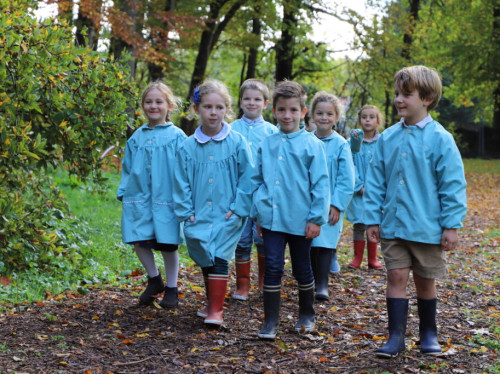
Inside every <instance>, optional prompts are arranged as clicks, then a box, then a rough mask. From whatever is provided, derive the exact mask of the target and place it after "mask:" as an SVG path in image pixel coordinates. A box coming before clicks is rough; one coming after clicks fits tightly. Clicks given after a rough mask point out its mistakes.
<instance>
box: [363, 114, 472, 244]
mask: <svg viewBox="0 0 500 374" xmlns="http://www.w3.org/2000/svg"><path fill="white" fill-rule="evenodd" d="M365 183H366V184H365V193H364V195H363V203H364V206H365V218H364V220H363V221H364V223H365V224H367V225H380V237H381V238H384V239H394V238H401V239H405V240H411V241H416V242H421V243H428V244H439V243H441V236H442V232H443V230H444V229H458V228H461V227H462V221H463V220H464V218H465V214H466V211H467V201H466V192H465V188H466V182H465V176H464V167H463V163H462V158H461V157H460V153H459V151H458V148H457V146H456V145H455V141H454V140H453V137H452V135H451V134H450V133H449V132H447V131H446V130H445V129H444V128H443V126H441V125H440V124H439V123H438V122H436V121H434V120H432V118H431V117H430V116H428V117H427V118H426V119H425V120H423V121H421V122H420V123H418V124H417V126H406V125H404V123H403V122H402V121H401V122H398V123H397V124H395V125H393V126H391V127H390V128H388V129H387V130H385V131H384V132H383V133H382V135H380V139H379V140H378V142H377V146H376V151H375V156H374V157H373V160H372V162H371V163H370V166H369V167H368V171H367V175H366V181H365Z"/></svg>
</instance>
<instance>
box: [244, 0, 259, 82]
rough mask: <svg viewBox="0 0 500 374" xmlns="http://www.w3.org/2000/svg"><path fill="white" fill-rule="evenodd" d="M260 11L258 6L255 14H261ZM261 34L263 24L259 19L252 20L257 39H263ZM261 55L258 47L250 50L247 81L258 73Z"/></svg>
mask: <svg viewBox="0 0 500 374" xmlns="http://www.w3.org/2000/svg"><path fill="white" fill-rule="evenodd" d="M259 12H260V9H259V7H258V6H257V7H256V8H255V13H257V14H258V13H259ZM261 33H262V24H261V21H260V18H259V17H257V16H256V17H254V18H253V20H252V34H254V35H255V39H257V38H258V39H259V40H260V38H261ZM258 55H259V50H258V48H257V47H255V46H252V47H251V48H250V51H249V54H248V61H247V75H246V77H245V79H250V78H255V73H256V71H257V57H258Z"/></svg>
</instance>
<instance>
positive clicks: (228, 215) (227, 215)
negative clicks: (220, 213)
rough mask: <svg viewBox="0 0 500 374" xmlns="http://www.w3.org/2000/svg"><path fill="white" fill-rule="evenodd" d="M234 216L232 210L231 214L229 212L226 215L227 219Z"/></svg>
mask: <svg viewBox="0 0 500 374" xmlns="http://www.w3.org/2000/svg"><path fill="white" fill-rule="evenodd" d="M232 215H233V211H232V210H230V211H229V212H227V214H226V219H229V217H231V216H232Z"/></svg>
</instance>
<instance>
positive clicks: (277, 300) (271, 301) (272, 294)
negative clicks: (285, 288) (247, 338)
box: [258, 285, 281, 339]
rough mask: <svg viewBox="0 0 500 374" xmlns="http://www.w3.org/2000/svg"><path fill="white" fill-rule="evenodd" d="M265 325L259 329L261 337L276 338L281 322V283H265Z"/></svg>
mask: <svg viewBox="0 0 500 374" xmlns="http://www.w3.org/2000/svg"><path fill="white" fill-rule="evenodd" d="M263 298H264V326H263V327H262V329H261V330H260V331H259V334H258V336H259V338H261V339H275V338H276V333H277V332H278V326H279V323H280V306H281V285H276V286H266V285H264V294H263Z"/></svg>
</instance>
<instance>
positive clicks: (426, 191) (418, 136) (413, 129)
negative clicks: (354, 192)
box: [363, 66, 467, 357]
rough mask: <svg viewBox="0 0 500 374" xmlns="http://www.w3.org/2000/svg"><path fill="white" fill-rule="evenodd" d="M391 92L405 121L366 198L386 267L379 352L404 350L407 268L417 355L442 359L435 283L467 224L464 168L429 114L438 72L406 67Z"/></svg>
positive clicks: (390, 140) (391, 133) (371, 174)
mask: <svg viewBox="0 0 500 374" xmlns="http://www.w3.org/2000/svg"><path fill="white" fill-rule="evenodd" d="M394 88H395V93H396V98H395V99H394V105H395V106H396V108H397V110H398V114H399V115H400V116H401V117H402V119H401V121H400V122H398V123H397V124H395V125H393V126H391V127H390V128H388V129H387V130H385V131H384V132H383V133H382V134H381V136H380V138H379V140H378V142H377V147H376V150H375V155H374V157H373V160H372V161H371V164H370V167H369V168H368V171H367V177H366V182H365V183H366V185H365V192H364V195H363V202H364V206H365V212H364V214H365V217H364V219H365V223H366V224H367V225H368V230H367V235H368V240H370V241H371V242H378V241H380V240H381V244H382V254H383V256H384V261H385V266H386V268H387V290H386V297H387V312H388V317H389V340H388V341H387V343H386V344H385V345H384V346H383V347H381V348H379V349H378V350H377V351H376V354H377V356H380V357H395V356H397V355H398V354H399V353H401V352H403V351H404V350H405V341H404V337H405V332H406V323H407V315H408V299H407V290H406V288H407V283H408V279H409V274H410V270H412V272H413V280H414V282H415V286H416V291H417V305H418V315H419V318H420V324H419V332H420V350H421V351H422V353H424V354H439V353H440V352H441V348H440V346H439V342H438V337H437V325H436V305H437V297H436V284H435V279H436V278H442V277H443V276H444V275H445V274H446V260H445V251H450V250H453V249H455V248H456V246H457V242H458V236H457V232H456V230H457V229H459V228H461V227H462V221H463V220H464V218H465V213H466V210H467V207H466V194H465V187H466V182H465V176H464V168H463V164H462V158H461V157H460V153H459V151H458V148H457V146H456V144H455V141H454V140H453V137H452V135H451V134H450V133H449V132H448V131H446V130H445V129H444V128H443V126H441V125H440V124H439V123H438V122H436V121H434V120H433V119H432V117H431V116H430V115H429V111H430V110H432V109H434V108H435V107H436V106H437V104H438V102H439V99H440V97H441V91H442V85H441V79H440V78H439V75H438V74H437V72H436V71H434V70H432V69H429V68H427V67H425V66H411V67H407V68H404V69H402V70H400V71H399V72H398V73H397V74H396V75H395V77H394Z"/></svg>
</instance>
